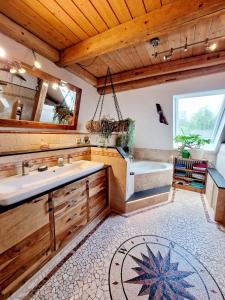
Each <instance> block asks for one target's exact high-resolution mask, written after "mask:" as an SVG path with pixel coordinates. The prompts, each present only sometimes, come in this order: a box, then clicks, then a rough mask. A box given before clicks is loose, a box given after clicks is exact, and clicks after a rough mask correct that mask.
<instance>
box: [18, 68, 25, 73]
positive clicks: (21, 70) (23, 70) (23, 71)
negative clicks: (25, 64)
mask: <svg viewBox="0 0 225 300" xmlns="http://www.w3.org/2000/svg"><path fill="white" fill-rule="evenodd" d="M18 72H19V73H20V74H24V73H26V70H25V69H24V68H22V67H20V68H19V70H18Z"/></svg>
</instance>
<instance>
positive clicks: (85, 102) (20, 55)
mask: <svg viewBox="0 0 225 300" xmlns="http://www.w3.org/2000/svg"><path fill="white" fill-rule="evenodd" d="M0 47H2V48H4V49H5V50H6V52H7V54H8V56H11V57H13V58H16V59H17V60H19V61H22V62H25V63H27V64H29V65H33V55H32V52H31V50H30V49H28V48H26V47H24V46H23V45H21V44H19V43H17V42H16V41H14V40H13V39H11V38H9V37H7V36H5V35H3V34H1V33H0ZM37 57H38V60H39V61H40V62H41V64H42V70H43V71H45V72H46V73H49V74H51V75H53V76H56V77H58V78H60V79H62V80H65V81H67V82H69V83H71V84H74V85H76V86H78V87H79V88H81V89H82V98H81V107H80V114H79V119H78V128H77V129H78V130H83V129H84V126H83V124H84V122H85V120H87V119H89V118H91V116H92V113H93V110H94V107H95V103H96V102H97V99H98V94H97V91H96V89H95V88H94V87H93V86H91V85H90V84H89V83H87V82H85V81H84V80H82V79H80V78H79V77H77V76H75V75H73V74H72V73H70V72H68V71H67V70H65V69H63V68H59V67H58V66H56V65H55V64H54V63H52V62H51V61H49V60H48V59H46V58H44V57H42V56H40V55H39V54H37Z"/></svg>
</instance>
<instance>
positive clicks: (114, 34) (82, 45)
mask: <svg viewBox="0 0 225 300" xmlns="http://www.w3.org/2000/svg"><path fill="white" fill-rule="evenodd" d="M224 9H225V1H224V0H191V1H184V0H176V1H172V2H171V3H169V4H167V5H164V6H162V7H161V8H159V9H156V10H154V11H152V12H149V13H147V14H145V15H142V16H140V17H137V18H135V19H133V20H131V21H128V22H126V23H123V24H120V25H118V26H116V27H113V28H111V29H109V30H107V31H105V32H103V33H100V34H98V35H96V36H93V37H90V38H88V39H86V40H84V41H81V42H79V43H78V44H76V45H74V46H72V47H69V48H67V49H65V50H63V51H62V52H61V55H60V57H61V58H60V61H59V63H58V64H59V65H60V66H68V65H72V64H74V63H76V62H80V61H83V60H85V59H89V58H93V57H96V56H99V55H102V54H104V53H107V52H110V51H115V50H117V49H120V48H123V47H128V46H129V45H132V44H137V43H140V42H143V41H147V40H150V39H151V38H153V37H155V36H157V35H162V34H167V33H170V32H173V31H176V30H180V28H181V27H184V26H187V25H190V24H195V23H196V22H197V21H199V19H201V18H205V17H208V16H210V15H211V16H212V15H213V14H217V13H221V11H222V10H224Z"/></svg>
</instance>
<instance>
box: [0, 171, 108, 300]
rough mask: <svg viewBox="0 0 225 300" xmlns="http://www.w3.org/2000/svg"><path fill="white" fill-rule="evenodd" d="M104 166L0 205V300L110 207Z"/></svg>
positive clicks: (106, 173)
mask: <svg viewBox="0 0 225 300" xmlns="http://www.w3.org/2000/svg"><path fill="white" fill-rule="evenodd" d="M108 169H109V168H108V167H106V166H104V167H103V168H101V169H100V170H97V171H94V172H92V173H91V174H89V175H86V176H82V177H81V178H76V179H75V180H73V181H70V182H69V183H64V184H62V185H60V186H58V187H54V188H52V189H50V190H49V191H45V192H43V193H41V194H39V195H36V196H32V197H31V198H28V199H24V200H23V201H22V202H19V203H16V204H14V205H13V206H12V205H11V206H5V207H3V206H1V214H0V241H1V242H0V270H1V272H0V299H6V298H7V297H8V296H9V295H10V294H12V292H13V291H15V290H16V289H17V288H18V287H19V286H20V285H22V284H23V283H24V282H25V281H26V280H27V279H28V278H29V277H31V275H32V274H34V273H35V272H36V271H37V270H38V269H40V268H41V267H42V266H43V265H44V264H45V263H46V262H47V261H48V260H50V258H51V257H53V256H54V255H55V254H56V253H57V252H58V251H59V250H61V249H62V248H63V247H64V246H65V245H66V244H67V243H68V241H70V240H71V239H72V238H73V237H75V236H76V234H78V233H79V232H80V231H81V230H82V229H83V228H84V227H85V226H86V225H87V224H88V223H90V222H91V221H92V220H93V219H95V218H96V217H97V216H98V215H99V214H101V212H103V211H104V210H105V209H106V208H107V207H108V205H109V203H108V202H109V201H108Z"/></svg>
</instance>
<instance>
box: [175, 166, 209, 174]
mask: <svg viewBox="0 0 225 300" xmlns="http://www.w3.org/2000/svg"><path fill="white" fill-rule="evenodd" d="M174 169H175V170H179V171H188V172H192V173H203V174H206V173H207V170H205V171H199V170H193V169H184V168H176V167H175V168H174Z"/></svg>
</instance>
